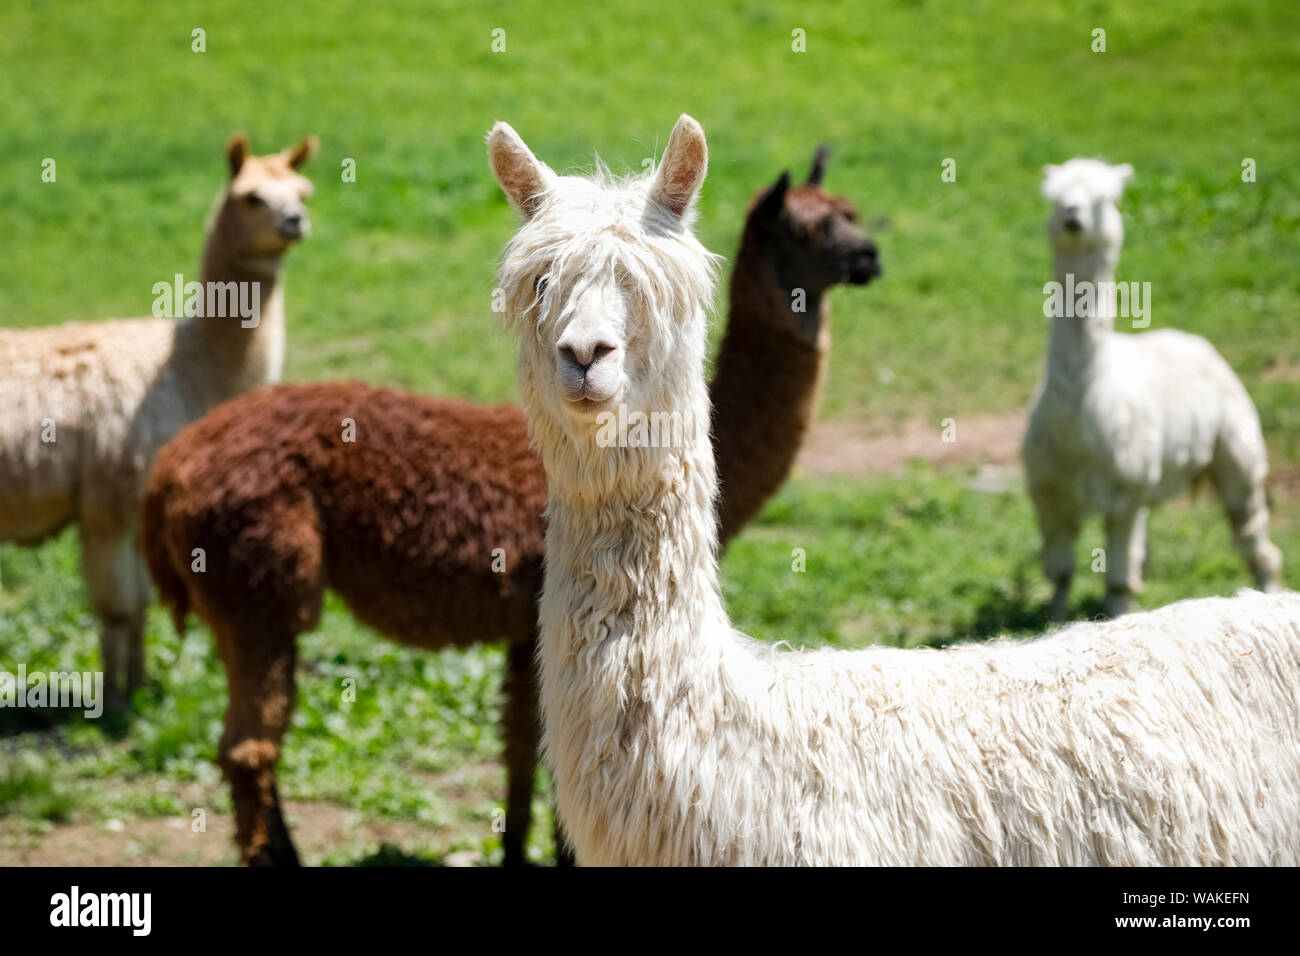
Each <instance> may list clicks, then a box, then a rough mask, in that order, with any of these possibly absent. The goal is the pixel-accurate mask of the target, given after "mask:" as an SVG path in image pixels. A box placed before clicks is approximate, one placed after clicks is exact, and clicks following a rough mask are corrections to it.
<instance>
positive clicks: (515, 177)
mask: <svg viewBox="0 0 1300 956" xmlns="http://www.w3.org/2000/svg"><path fill="white" fill-rule="evenodd" d="M488 159H489V161H490V162H491V163H492V175H494V176H496V178H497V182H498V183H500V184H501V188H502V189H503V190H505V194H506V195H507V196H509V197H510V201H511V202H513V203H514V204H515V205H516V206H518V207H519V211H520V212H522V213H523V214H524V216H525V217H526V218H528V219H531V218H533V216H535V215H537V211H538V210H539V209H540V208H541V205H542V199H543V198H544V196H545V194H546V191H547V190H548V189H549V188H550V187H551V184H552V183H553V182H555V173H553V172H552V171H551V168H550V167H549V166H547V165H546V164H545V163H544V162H542V161H541V160H540V159H538V158H537V157H536V156H534V155H533V151H532V150H530V149H529V148H528V146H527V145H526V144H525V143H524V141H523V140H522V139H520V137H519V134H518V133H516V132H515V131H514V130H513V129H511V127H510V124H509V123H497V124H496V125H495V126H493V127H492V132H490V133H488Z"/></svg>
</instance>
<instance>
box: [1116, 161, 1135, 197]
mask: <svg viewBox="0 0 1300 956" xmlns="http://www.w3.org/2000/svg"><path fill="white" fill-rule="evenodd" d="M1111 171H1112V172H1113V173H1114V174H1115V181H1116V182H1117V183H1118V184H1119V191H1120V192H1121V193H1122V192H1123V191H1124V186H1125V184H1126V183H1127V182H1128V181H1129V180H1130V179H1132V178H1133V166H1132V164H1131V163H1120V164H1119V165H1118V166H1112V167H1111Z"/></svg>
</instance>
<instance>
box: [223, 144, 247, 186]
mask: <svg viewBox="0 0 1300 956" xmlns="http://www.w3.org/2000/svg"><path fill="white" fill-rule="evenodd" d="M246 159H248V137H247V136H245V135H244V134H243V133H236V134H235V135H234V136H232V137H230V142H229V143H227V144H226V162H228V163H229V164H230V178H231V179H234V178H235V177H236V176H238V175H239V171H240V170H241V169H243V168H244V160H246Z"/></svg>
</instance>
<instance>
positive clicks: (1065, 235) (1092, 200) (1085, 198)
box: [1043, 159, 1133, 253]
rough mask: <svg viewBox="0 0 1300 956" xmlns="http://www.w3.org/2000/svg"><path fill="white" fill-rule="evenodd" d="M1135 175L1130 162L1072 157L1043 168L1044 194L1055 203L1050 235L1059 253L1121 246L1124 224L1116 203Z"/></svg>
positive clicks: (1053, 204) (1048, 229)
mask: <svg viewBox="0 0 1300 956" xmlns="http://www.w3.org/2000/svg"><path fill="white" fill-rule="evenodd" d="M1132 178H1133V167H1132V166H1130V165H1129V164H1128V163H1121V164H1120V165H1118V166H1112V165H1111V164H1110V163H1107V162H1103V161H1102V160H1100V159H1071V160H1069V161H1067V162H1065V163H1062V164H1060V165H1059V166H1057V165H1048V166H1044V167H1043V196H1044V198H1046V199H1047V201H1048V202H1050V203H1051V204H1052V215H1051V218H1050V219H1048V221H1047V234H1048V237H1049V238H1050V239H1051V242H1052V247H1053V248H1054V249H1056V250H1057V251H1058V252H1066V253H1070V252H1086V251H1089V250H1093V249H1101V248H1109V249H1116V250H1117V249H1118V248H1119V245H1120V243H1122V242H1123V240H1124V223H1123V220H1122V219H1121V217H1120V214H1119V209H1118V208H1116V205H1115V204H1116V203H1118V202H1119V198H1120V196H1122V195H1123V193H1124V185H1125V184H1126V183H1127V182H1128V181H1129V180H1130V179H1132Z"/></svg>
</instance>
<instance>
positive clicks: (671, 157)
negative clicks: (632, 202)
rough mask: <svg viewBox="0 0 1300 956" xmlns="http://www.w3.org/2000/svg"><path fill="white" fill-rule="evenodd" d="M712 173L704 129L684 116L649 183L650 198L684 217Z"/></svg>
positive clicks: (678, 122) (674, 129)
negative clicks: (652, 180)
mask: <svg viewBox="0 0 1300 956" xmlns="http://www.w3.org/2000/svg"><path fill="white" fill-rule="evenodd" d="M708 171H709V147H708V145H707V144H706V143H705V142H704V127H702V126H700V124H699V123H697V122H696V121H695V120H694V119H692V118H691V117H690V116H687V115H686V114H685V113H683V114H682V115H681V116H680V117H679V118H678V120H677V125H676V126H674V127H673V131H672V135H670V136H669V137H668V146H667V147H666V148H665V149H664V157H663V161H662V162H660V164H659V169H658V170H657V171H656V172H655V178H654V182H653V183H651V184H650V199H651V201H652V202H656V203H658V204H659V205H661V206H663V207H664V208H665V209H667V210H668V211H669V212H671V213H672V214H673V215H674V216H679V217H680V216H681V215H683V214H684V213H685V212H686V210H687V209H689V208H690V207H691V203H693V202H694V201H695V197H696V196H697V195H699V192H700V187H701V186H702V185H704V176H705V174H706V173H707V172H708Z"/></svg>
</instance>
